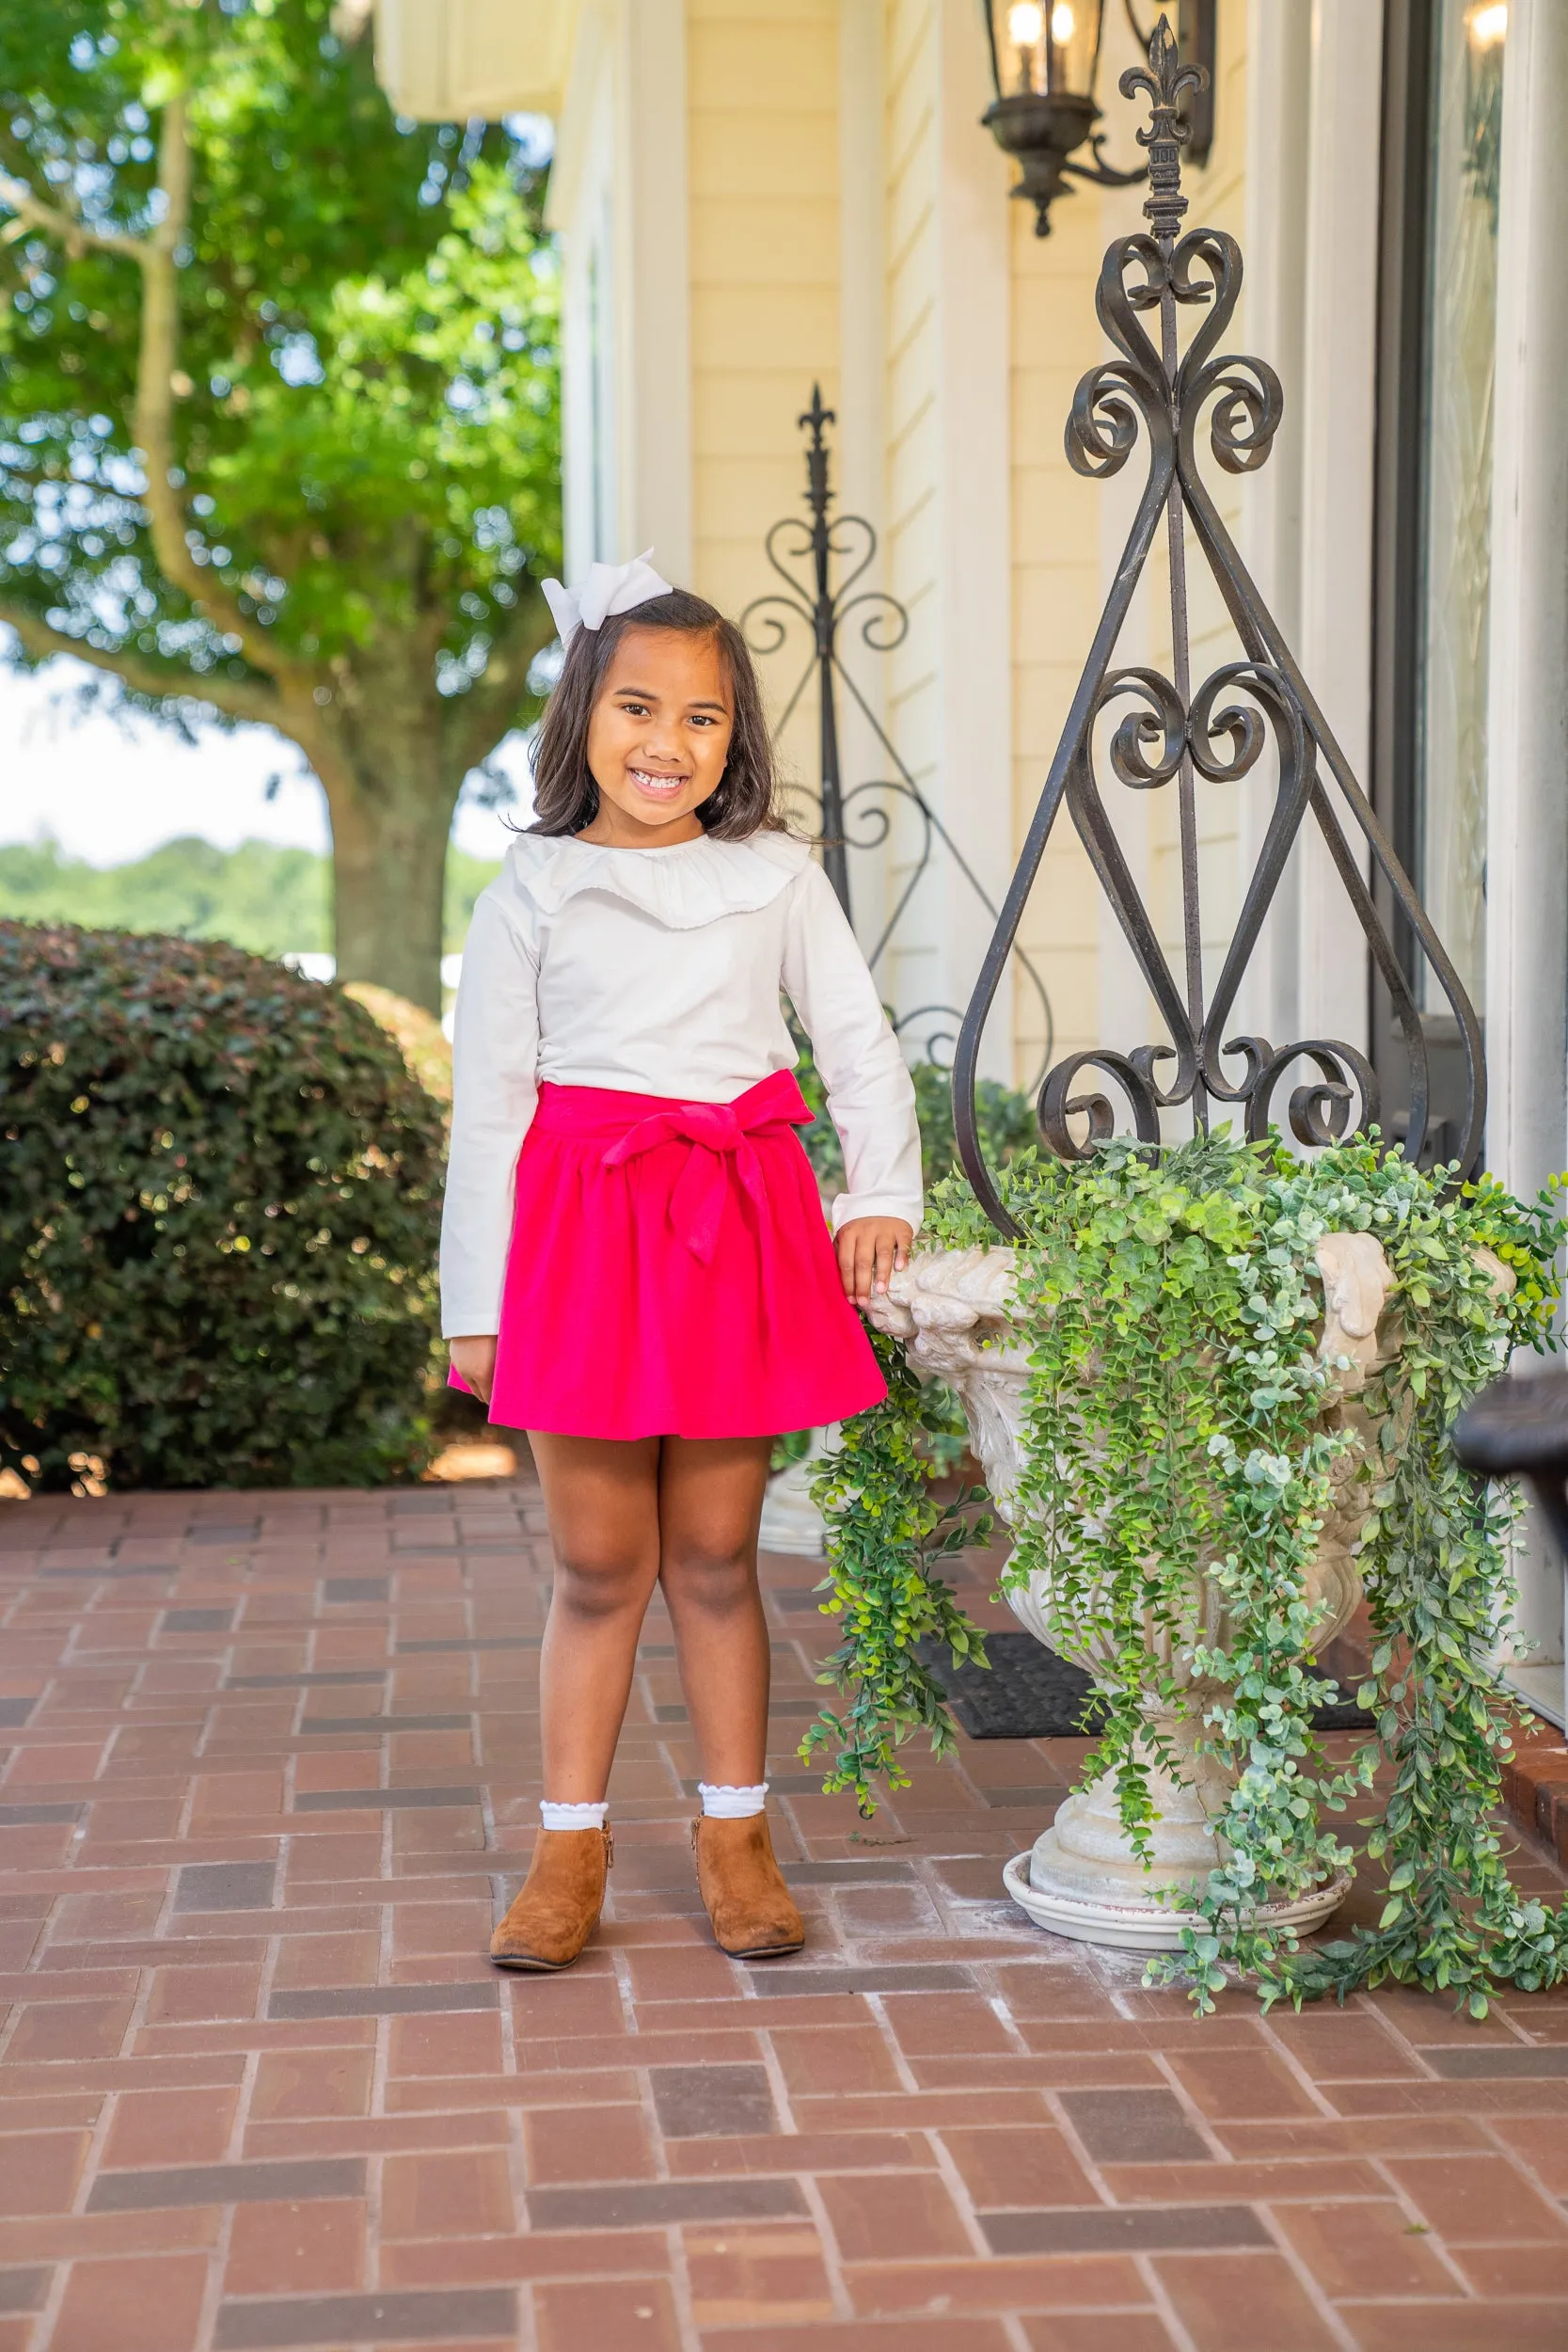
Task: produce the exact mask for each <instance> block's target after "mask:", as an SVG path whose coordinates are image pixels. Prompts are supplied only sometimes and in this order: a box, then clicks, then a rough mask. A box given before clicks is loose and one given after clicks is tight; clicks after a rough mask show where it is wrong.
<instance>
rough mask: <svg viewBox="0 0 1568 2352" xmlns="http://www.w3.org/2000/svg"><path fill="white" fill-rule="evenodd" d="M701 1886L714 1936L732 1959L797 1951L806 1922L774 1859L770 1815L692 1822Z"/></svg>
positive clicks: (762, 1957)
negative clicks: (769, 1830)
mask: <svg viewBox="0 0 1568 2352" xmlns="http://www.w3.org/2000/svg"><path fill="white" fill-rule="evenodd" d="M691 1844H692V1849H693V1851H695V1853H696V1856H697V1885H698V1888H699V1890H700V1892H701V1894H702V1898H703V1900H704V1902H705V1904H706V1905H707V1915H708V1917H709V1918H710V1919H711V1920H712V1922H713V1932H714V1937H715V1939H716V1941H717V1943H718V1946H719V1948H720V1950H721V1952H728V1954H729V1956H730V1958H731V1959H732V1960H772V1959H776V1958H778V1957H780V1956H782V1955H783V1954H784V1953H785V1952H798V1951H799V1950H800V1947H801V1945H802V1944H803V1943H804V1942H805V1940H806V1927H805V1921H804V1920H803V1919H802V1918H801V1916H800V1913H799V1912H798V1911H797V1910H796V1908H795V1905H794V1904H793V1902H791V1900H790V1898H789V1889H788V1887H787V1886H785V1884H784V1880H783V1879H782V1878H781V1877H780V1876H779V1866H778V1864H777V1863H776V1862H775V1861H774V1859H773V1840H772V1838H771V1837H770V1836H769V1835H768V1816H767V1814H766V1813H752V1814H750V1815H748V1817H747V1818H746V1820H743V1821H722V1820H718V1819H717V1818H716V1817H715V1816H714V1815H712V1814H707V1813H703V1814H699V1815H698V1817H697V1819H696V1820H694V1821H693V1822H692V1824H691Z"/></svg>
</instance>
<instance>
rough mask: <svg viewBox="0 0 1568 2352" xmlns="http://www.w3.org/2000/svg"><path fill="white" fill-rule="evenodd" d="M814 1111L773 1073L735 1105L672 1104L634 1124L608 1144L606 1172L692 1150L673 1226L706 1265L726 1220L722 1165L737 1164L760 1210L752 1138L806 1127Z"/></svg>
mask: <svg viewBox="0 0 1568 2352" xmlns="http://www.w3.org/2000/svg"><path fill="white" fill-rule="evenodd" d="M811 1122H812V1114H811V1111H810V1110H809V1109H808V1108H807V1105H806V1101H805V1097H804V1096H803V1095H802V1093H801V1092H800V1087H799V1085H798V1084H797V1082H796V1078H795V1073H794V1072H793V1071H791V1070H775V1071H774V1072H773V1073H771V1075H770V1076H768V1077H766V1078H762V1079H759V1080H758V1082H757V1084H756V1085H755V1086H754V1087H748V1088H747V1089H746V1091H745V1093H744V1094H740V1095H737V1096H736V1099H735V1101H734V1102H733V1103H672V1104H670V1106H669V1108H668V1109H667V1110H659V1111H655V1112H653V1113H652V1114H651V1115H650V1116H649V1117H648V1118H646V1119H641V1120H638V1122H637V1124H636V1126H635V1127H630V1128H628V1129H627V1130H626V1134H625V1135H624V1136H621V1138H620V1140H619V1141H618V1142H616V1143H612V1144H611V1145H610V1150H609V1151H608V1152H606V1153H605V1155H604V1165H605V1167H606V1168H624V1167H625V1166H626V1162H627V1161H628V1160H631V1159H635V1158H636V1157H637V1156H638V1154H639V1153H640V1152H652V1151H654V1150H656V1149H657V1146H658V1145H659V1144H661V1143H685V1144H687V1145H689V1150H688V1152H687V1155H686V1165H685V1166H684V1167H683V1168H682V1169H681V1172H680V1174H679V1176H678V1177H677V1178H676V1179H675V1184H674V1188H673V1191H672V1193H671V1195H670V1222H671V1224H672V1225H673V1227H674V1229H675V1232H677V1233H678V1234H679V1236H680V1238H681V1240H682V1241H683V1242H684V1243H685V1244H686V1246H687V1248H688V1249H689V1250H690V1252H691V1254H692V1256H693V1257H694V1258H696V1259H698V1260H699V1261H700V1262H701V1263H702V1264H704V1265H707V1264H709V1263H711V1261H712V1258H713V1252H714V1248H715V1245H716V1244H717V1242H718V1239H719V1220H720V1217H721V1216H722V1214H723V1208H724V1189H725V1184H726V1176H725V1169H724V1163H725V1161H726V1159H733V1160H734V1162H735V1172H736V1175H737V1176H738V1177H739V1179H740V1182H741V1184H743V1185H744V1186H745V1188H746V1190H747V1192H748V1193H749V1194H750V1196H751V1198H752V1200H753V1201H754V1202H755V1204H756V1206H757V1208H758V1209H759V1210H762V1211H765V1210H766V1208H767V1204H768V1196H767V1191H766V1188H765V1186H764V1184H763V1181H762V1164H761V1162H760V1161H759V1160H758V1158H757V1155H756V1153H755V1152H754V1151H753V1150H752V1140H751V1139H752V1136H764V1135H778V1134H780V1133H781V1132H785V1133H786V1132H787V1131H788V1129H789V1128H791V1127H809V1126H810V1125H811Z"/></svg>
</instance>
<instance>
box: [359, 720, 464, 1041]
mask: <svg viewBox="0 0 1568 2352" xmlns="http://www.w3.org/2000/svg"><path fill="white" fill-rule="evenodd" d="M356 765H357V763H356ZM327 798H328V804H329V806H330V808H331V812H332V881H333V916H334V921H333V930H334V945H335V946H336V949H337V956H338V977H339V979H340V980H372V981H374V982H375V984H376V985H377V986H378V987H380V988H389V989H391V990H392V991H393V993H395V994H397V995H399V996H406V997H407V998H408V1000H409V1002H410V1003H411V1004H416V1005H423V1006H425V1007H426V1008H427V1009H429V1010H430V1011H431V1012H434V1013H436V1015H437V1016H439V1014H440V1010H441V916H442V901H443V897H444V888H445V882H446V870H447V836H448V834H449V833H450V832H451V816H452V809H453V807H454V805H455V803H456V794H455V792H454V791H453V790H452V789H451V787H449V786H448V785H446V784H445V782H444V781H443V780H442V779H441V778H440V777H439V776H438V775H437V774H436V773H434V772H432V769H431V768H430V767H427V766H426V765H425V763H424V762H423V760H422V759H421V758H420V755H419V747H418V746H417V745H412V744H411V745H407V746H405V747H404V750H403V751H402V753H401V754H393V755H391V756H390V757H383V758H382V759H381V760H379V761H378V762H377V763H376V766H375V770H374V772H373V773H372V774H369V775H366V774H363V773H356V774H355V775H354V776H353V778H352V780H351V781H350V782H349V783H348V784H347V786H346V787H345V786H344V785H343V784H342V783H340V784H339V785H338V787H337V788H336V789H331V788H329V790H328V794H327Z"/></svg>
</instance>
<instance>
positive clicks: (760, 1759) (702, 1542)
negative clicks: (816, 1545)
mask: <svg viewBox="0 0 1568 2352" xmlns="http://www.w3.org/2000/svg"><path fill="white" fill-rule="evenodd" d="M771 1451H772V1445H771V1440H770V1439H769V1438H663V1439H661V1440H660V1453H659V1463H658V1537H659V1544H660V1552H661V1558H660V1565H659V1571H658V1575H659V1582H660V1583H661V1584H662V1585H663V1587H664V1599H665V1605H666V1607H667V1608H668V1609H669V1612H670V1621H671V1623H672V1625H673V1628H674V1632H675V1655H676V1658H677V1660H678V1661H679V1665H680V1676H681V1688H682V1690H683V1691H684V1692H685V1693H686V1706H687V1712H688V1714H689V1716H690V1719H691V1727H692V1731H693V1734H694V1735H695V1739H696V1743H697V1753H698V1756H699V1757H700V1758H701V1761H702V1770H703V1778H704V1779H705V1780H708V1781H714V1782H717V1783H719V1784H721V1785H729V1786H733V1787H736V1788H752V1787H754V1785H755V1784H756V1783H757V1782H758V1781H759V1780H761V1779H762V1777H763V1774H764V1772H765V1771H766V1769H767V1750H768V1625H767V1620H766V1619H765V1617H764V1615H763V1611H762V1597H761V1595H760V1594H759V1593H758V1591H757V1525H758V1521H759V1520H760V1518H761V1517H762V1497H763V1489H764V1487H765V1486H767V1484H768V1456H769V1454H770V1453H771Z"/></svg>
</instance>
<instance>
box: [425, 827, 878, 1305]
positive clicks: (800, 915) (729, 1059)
mask: <svg viewBox="0 0 1568 2352" xmlns="http://www.w3.org/2000/svg"><path fill="white" fill-rule="evenodd" d="M781 990H783V992H784V994H785V995H787V997H788V998H789V1001H790V1003H791V1004H792V1005H793V1006H794V1008H795V1009H796V1011H797V1013H798V1014H799V1015H800V1020H801V1022H802V1024H803V1025H804V1027H805V1030H806V1034H807V1035H808V1037H809V1038H810V1039H811V1041H812V1047H813V1051H814V1052H815V1054H816V1064H817V1068H818V1069H819V1070H820V1072H821V1073H822V1077H823V1081H824V1083H825V1085H826V1088H827V1094H828V1108H829V1112H830V1114H831V1116H832V1122H833V1125H834V1127H835V1128H836V1129H837V1130H838V1134H839V1136H840V1138H841V1140H842V1142H843V1145H844V1161H845V1169H846V1173H847V1180H848V1189H847V1191H845V1192H843V1193H841V1194H840V1195H839V1196H838V1198H837V1200H835V1201H834V1202H833V1209H832V1218H833V1230H834V1231H835V1232H837V1230H838V1228H839V1227H840V1226H841V1225H844V1224H846V1223H847V1221H848V1220H849V1219H850V1218H851V1217H857V1216H898V1217H903V1218H905V1219H907V1221H908V1222H909V1224H910V1225H911V1226H917V1225H918V1224H919V1222H920V1208H921V1184H920V1133H919V1129H918V1127H917V1125H916V1123H915V1111H914V1087H913V1084H912V1082H911V1078H910V1073H909V1071H908V1069H907V1068H906V1067H905V1063H904V1057H903V1056H902V1054H901V1053H900V1052H899V1050H898V1041H897V1040H896V1039H895V1036H894V1035H893V1032H892V1030H891V1029H890V1028H889V1026H888V1021H887V1015H886V1014H885V1013H884V1011H883V1010H882V1006H881V1002H880V999H879V996H878V993H877V985H876V982H875V981H874V980H873V978H872V977H871V974H870V972H869V971H868V970H867V969H866V964H865V960H864V958H863V956H862V954H861V951H860V948H859V947H858V946H857V945H856V943H855V936H854V933H853V932H852V931H851V930H850V928H849V925H848V924H847V921H846V920H845V917H844V914H843V911H842V910H841V908H840V906H839V903H838V900H837V899H836V898H834V896H833V893H832V887H831V886H830V884H829V882H828V880H827V877H826V875H825V874H824V873H823V871H822V869H821V867H820V866H818V865H817V864H816V860H815V859H814V858H813V857H812V854H811V852H810V850H809V849H808V848H807V847H806V845H805V844H804V843H803V842H800V841H796V840H793V839H791V838H790V837H789V835H787V834H780V833H759V834H752V837H751V839H750V840H747V841H711V840H709V839H708V838H707V836H706V835H703V836H702V837H701V838H700V839H698V840H695V841H682V842H677V843H676V844H675V845H674V846H673V848H671V849H665V850H611V849H607V848H605V847H603V846H602V845H601V844H599V843H597V842H592V841H582V840H578V839H577V838H574V837H571V836H567V837H555V838H546V837H545V836H543V835H541V834H519V836H518V838H517V839H516V841H515V843H514V844H513V846H512V848H511V850H509V851H508V853H507V859H506V864H505V865H504V866H503V867H502V869H501V871H500V873H499V875H498V876H497V878H496V880H495V881H494V882H492V883H491V884H490V886H489V888H488V889H487V890H485V891H483V893H482V894H481V896H480V898H479V901H478V903H477V905H476V906H475V908H474V915H473V922H472V925H471V927H470V929H469V931H468V938H467V946H465V948H464V951H463V977H462V983H461V985H460V987H459V989H458V993H457V1015H456V1026H455V1035H454V1043H453V1063H454V1070H453V1085H454V1099H453V1104H452V1125H451V1156H450V1161H449V1166H448V1171H447V1197H446V1211H445V1216H444V1218H443V1222H442V1229H441V1311H442V1326H443V1328H444V1330H445V1331H446V1333H447V1336H448V1337H449V1338H456V1337H458V1336H459V1335H463V1334H477V1333H483V1332H489V1331H494V1330H496V1329H498V1328H499V1318H500V1299H501V1287H502V1283H503V1280H504V1278H505V1273H506V1254H507V1247H508V1243H509V1240H510V1237H511V1226H512V1204H513V1171H514V1169H515V1165H516V1159H517V1153H518V1152H519V1150H520V1149H521V1147H522V1141H523V1137H524V1136H526V1135H527V1133H528V1130H529V1126H530V1123H531V1120H532V1118H533V1113H534V1106H535V1104H536V1103H537V1101H538V1095H539V1086H540V1082H541V1080H545V1079H548V1080H550V1081H551V1082H552V1083H554V1084H555V1085H557V1086H578V1087H609V1088H611V1089H618V1090H620V1091H622V1092H625V1093H631V1094H662V1095H668V1096H672V1097H674V1098H676V1099H678V1100H681V1101H684V1102H696V1103H732V1102H734V1101H735V1099H736V1096H737V1095H740V1094H744V1093H745V1092H746V1089H748V1087H753V1086H755V1085H756V1084H757V1082H758V1081H759V1079H762V1078H766V1077H768V1076H769V1075H770V1074H771V1073H772V1072H774V1071H775V1070H790V1069H793V1068H794V1066H795V1062H796V1058H797V1057H796V1053H795V1048H794V1045H793V1043H792V1041H791V1039H790V1035H789V1030H788V1028H787V1026H786V1025H785V1022H784V1013H783V1010H782V1009H781V1007H780V1003H779V995H780V991H781Z"/></svg>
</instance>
